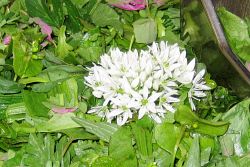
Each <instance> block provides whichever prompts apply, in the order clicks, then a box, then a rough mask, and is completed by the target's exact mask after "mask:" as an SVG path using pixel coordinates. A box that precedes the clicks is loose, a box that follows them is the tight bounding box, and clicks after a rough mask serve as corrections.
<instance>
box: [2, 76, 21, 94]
mask: <svg viewBox="0 0 250 167" xmlns="http://www.w3.org/2000/svg"><path fill="white" fill-rule="evenodd" d="M0 87H1V89H0V93H2V94H11V93H18V92H20V91H21V90H22V89H23V86H22V85H21V84H18V83H16V82H14V81H10V80H6V79H4V78H2V77H0Z"/></svg>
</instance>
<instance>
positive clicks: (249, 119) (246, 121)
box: [220, 99, 250, 155]
mask: <svg viewBox="0 0 250 167" xmlns="http://www.w3.org/2000/svg"><path fill="white" fill-rule="evenodd" d="M249 106H250V99H246V100H244V101H242V102H240V103H238V104H236V105H235V106H234V107H232V108H231V109H230V110H229V111H228V112H226V113H225V114H224V115H223V116H222V120H224V121H228V122H230V125H229V129H228V131H227V133H226V134H225V135H224V136H222V137H220V142H221V144H222V148H223V150H222V151H223V154H224V155H232V154H233V153H235V154H236V155H242V154H243V153H247V152H249V151H250V148H249V144H250V133H249V132H250V109H249ZM235 145H237V146H238V147H237V149H236V148H235Z"/></svg>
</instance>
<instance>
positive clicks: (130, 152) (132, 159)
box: [109, 126, 137, 167]
mask: <svg viewBox="0 0 250 167" xmlns="http://www.w3.org/2000/svg"><path fill="white" fill-rule="evenodd" d="M131 136H132V133H131V130H130V128H129V127H126V126H124V127H120V128H119V129H118V130H117V131H116V132H115V133H114V134H113V135H112V136H111V140H110V144H109V156H110V157H111V158H112V159H113V160H114V161H115V166H120V167H128V166H133V167H136V166H137V159H136V154H135V150H134V148H133V146H132V139H131Z"/></svg>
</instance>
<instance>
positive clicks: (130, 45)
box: [129, 35, 135, 50]
mask: <svg viewBox="0 0 250 167" xmlns="http://www.w3.org/2000/svg"><path fill="white" fill-rule="evenodd" d="M134 41H135V36H134V35H133V36H132V37H131V40H130V44H129V50H131V49H132V46H133V43H134Z"/></svg>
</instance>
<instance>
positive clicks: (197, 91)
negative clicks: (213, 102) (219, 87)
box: [188, 70, 211, 110]
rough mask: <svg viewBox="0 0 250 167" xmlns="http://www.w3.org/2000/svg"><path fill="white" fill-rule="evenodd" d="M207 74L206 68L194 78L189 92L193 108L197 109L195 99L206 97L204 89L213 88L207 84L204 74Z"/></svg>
mask: <svg viewBox="0 0 250 167" xmlns="http://www.w3.org/2000/svg"><path fill="white" fill-rule="evenodd" d="M204 74H205V70H201V71H200V72H199V73H198V74H197V75H196V76H195V78H194V79H193V81H192V84H193V85H192V87H191V89H190V90H189V92H188V100H189V103H190V105H191V108H192V110H196V108H195V105H194V102H193V99H195V100H199V99H200V98H203V97H206V93H205V92H204V91H206V90H210V89H211V88H210V87H208V86H207V85H205V82H204V81H203V78H202V77H203V76H204Z"/></svg>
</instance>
